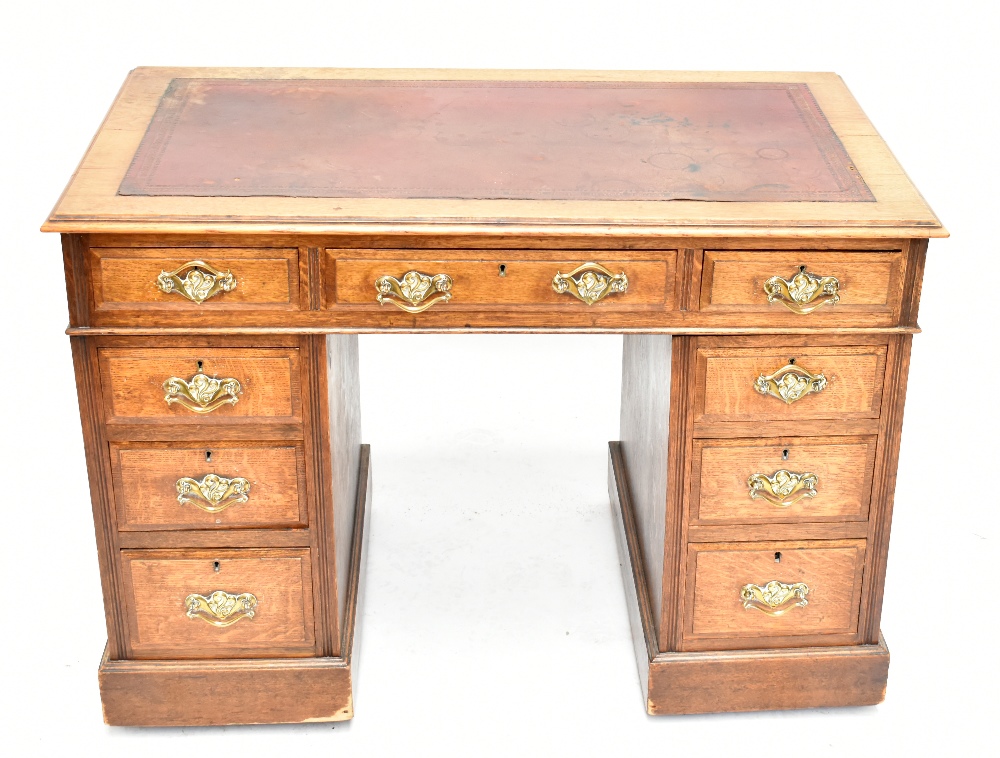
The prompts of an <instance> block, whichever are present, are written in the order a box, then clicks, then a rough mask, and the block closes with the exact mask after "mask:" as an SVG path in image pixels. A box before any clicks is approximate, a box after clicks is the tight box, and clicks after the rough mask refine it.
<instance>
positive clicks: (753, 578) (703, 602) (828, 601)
mask: <svg viewBox="0 0 1000 758" xmlns="http://www.w3.org/2000/svg"><path fill="white" fill-rule="evenodd" d="M864 558H865V541H864V540H837V541H829V542H761V543H716V544H707V543H692V544H691V545H690V546H689V548H688V563H689V566H688V572H687V573H688V588H687V597H686V599H685V629H684V647H685V649H687V650H692V649H709V648H716V649H726V648H754V647H775V646H779V645H780V646H783V647H788V646H791V647H794V646H796V645H797V644H798V645H806V644H824V643H823V642H818V641H817V635H829V636H830V638H829V640H828V641H827V642H826V644H838V643H839V644H846V643H849V642H858V641H859V640H857V639H855V637H856V633H857V629H858V613H859V604H860V602H861V581H862V577H863V573H864ZM772 580H777V581H780V582H784V583H785V584H795V583H798V582H803V583H805V584H807V585H808V587H809V593H808V595H807V598H806V599H807V601H808V605H806V606H804V607H796V608H792V609H790V610H788V611H787V612H785V613H784V614H782V615H780V616H769V615H767V614H765V613H763V612H761V611H758V610H756V609H746V608H744V606H743V603H742V601H741V599H740V590H741V588H742V587H743V586H744V585H746V584H750V583H752V584H757V585H759V586H761V587H763V586H764V585H765V584H767V583H768V582H770V581H772ZM796 638H799V641H796Z"/></svg>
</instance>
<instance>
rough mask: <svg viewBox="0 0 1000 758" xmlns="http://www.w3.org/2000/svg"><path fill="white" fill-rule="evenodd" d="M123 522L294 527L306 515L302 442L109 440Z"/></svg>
mask: <svg viewBox="0 0 1000 758" xmlns="http://www.w3.org/2000/svg"><path fill="white" fill-rule="evenodd" d="M111 466H112V475H113V479H114V487H115V500H116V501H117V505H118V525H119V528H120V529H123V530H149V529H211V528H231V527H268V526H273V527H286V528H288V527H299V526H305V525H306V523H307V520H308V519H307V514H306V500H305V496H304V493H305V466H304V458H303V452H302V448H301V445H298V444H287V443H286V444H285V445H274V446H264V445H254V446H247V445H237V444H234V443H231V442H207V443H204V444H202V445H197V446H195V445H192V444H189V443H169V444H168V443H143V444H138V443H135V444H133V443H124V444H115V443H112V444H111Z"/></svg>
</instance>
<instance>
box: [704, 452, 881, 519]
mask: <svg viewBox="0 0 1000 758" xmlns="http://www.w3.org/2000/svg"><path fill="white" fill-rule="evenodd" d="M875 448H876V438H875V437H778V438H758V439H735V440H697V441H696V442H695V449H694V456H693V458H692V469H691V487H692V490H691V515H690V517H691V523H692V524H713V523H714V524H723V523H741V524H759V523H765V522H766V523H783V522H800V523H802V522H813V521H832V520H856V521H864V520H867V518H868V504H869V501H870V499H871V489H872V470H873V468H874V465H875ZM779 470H787V471H791V472H793V473H798V474H804V473H811V474H814V475H815V476H817V477H818V483H817V485H816V492H817V493H818V494H817V495H816V496H815V497H804V498H802V499H799V500H797V501H796V502H794V503H792V504H791V505H788V506H777V505H774V504H772V503H770V502H768V501H767V500H764V499H761V498H757V499H753V498H751V497H750V488H749V485H748V484H747V479H748V478H749V477H750V476H751V475H752V474H763V475H765V476H773V475H774V474H775V473H776V472H777V471H779Z"/></svg>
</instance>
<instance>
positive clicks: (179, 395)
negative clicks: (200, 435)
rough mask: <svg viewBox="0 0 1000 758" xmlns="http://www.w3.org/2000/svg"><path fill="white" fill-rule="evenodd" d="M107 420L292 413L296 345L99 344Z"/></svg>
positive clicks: (236, 418) (273, 417) (296, 399)
mask: <svg viewBox="0 0 1000 758" xmlns="http://www.w3.org/2000/svg"><path fill="white" fill-rule="evenodd" d="M98 355H99V361H100V366H101V383H102V387H103V391H104V398H105V408H106V411H105V412H106V417H107V419H108V421H109V422H112V423H115V422H117V423H150V422H163V421H169V422H170V423H198V424H231V423H238V422H244V423H246V422H254V421H256V422H260V421H286V422H287V421H299V420H300V419H301V394H302V393H301V384H300V379H299V351H298V349H296V348H220V347H195V346H191V347H163V348H155V347H148V348H110V347H106V348H100V349H99V351H98Z"/></svg>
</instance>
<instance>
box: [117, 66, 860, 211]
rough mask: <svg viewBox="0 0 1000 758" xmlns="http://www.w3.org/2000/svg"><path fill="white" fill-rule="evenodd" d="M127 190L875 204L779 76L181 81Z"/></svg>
mask: <svg viewBox="0 0 1000 758" xmlns="http://www.w3.org/2000/svg"><path fill="white" fill-rule="evenodd" d="M119 194H120V195H146V196H162V195H180V196H184V195H186V196H199V197H254V196H277V197H329V198H334V197H365V198H458V199H503V198H506V199H522V200H707V201H742V202H774V201H814V202H815V201H826V202H829V201H848V202H859V201H862V202H863V201H872V200H874V198H873V196H872V194H871V192H870V191H869V190H868V187H867V186H866V185H865V183H864V181H863V180H862V179H861V177H860V176H859V174H858V172H857V170H856V169H855V168H854V166H853V165H852V163H851V159H850V157H849V156H848V154H847V152H846V151H845V150H844V147H843V146H842V144H841V142H840V140H839V139H838V138H837V136H836V134H835V133H834V131H833V129H832V128H831V127H830V124H829V123H828V121H827V119H826V118H825V117H824V115H823V113H822V111H821V110H820V109H819V107H818V106H817V104H816V101H815V99H814V98H813V95H812V93H811V92H810V90H809V87H808V85H807V84H804V83H780V82H707V83H706V82H701V83H691V82H582V81H581V82H544V81H465V82H462V81H405V80H395V81H393V80H388V81H361V80H330V79H301V80H294V81H288V80H274V79H257V80H234V79H195V78H191V79H187V78H176V79H173V80H172V81H171V83H170V85H169V87H168V88H167V91H166V92H165V93H164V95H163V97H162V99H161V100H160V102H159V105H158V107H157V109H156V112H155V115H154V116H153V119H152V121H151V123H150V125H149V128H148V130H147V132H146V134H145V137H144V138H143V140H142V143H141V145H140V146H139V149H138V152H137V153H136V154H135V158H134V160H133V162H132V164H131V166H130V168H129V170H128V173H127V174H126V176H125V178H124V181H123V182H122V184H121V186H120V188H119Z"/></svg>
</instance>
